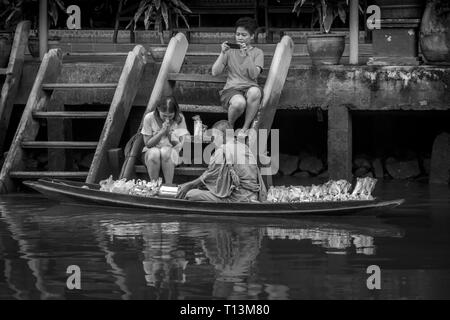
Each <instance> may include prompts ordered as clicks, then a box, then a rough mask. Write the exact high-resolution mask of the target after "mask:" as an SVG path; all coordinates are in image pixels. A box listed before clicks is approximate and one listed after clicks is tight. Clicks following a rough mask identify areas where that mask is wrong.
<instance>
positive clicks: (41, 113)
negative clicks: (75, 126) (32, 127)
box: [33, 111, 108, 119]
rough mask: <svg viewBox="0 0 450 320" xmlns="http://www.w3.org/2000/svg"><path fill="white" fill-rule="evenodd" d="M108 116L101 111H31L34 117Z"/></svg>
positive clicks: (88, 117)
mask: <svg viewBox="0 0 450 320" xmlns="http://www.w3.org/2000/svg"><path fill="white" fill-rule="evenodd" d="M107 116H108V112H106V111H105V112H102V111H90V112H83V111H73V112H72V111H70V112H69V111H37V112H33V117H34V118H71V119H96V118H100V119H104V118H106V117H107Z"/></svg>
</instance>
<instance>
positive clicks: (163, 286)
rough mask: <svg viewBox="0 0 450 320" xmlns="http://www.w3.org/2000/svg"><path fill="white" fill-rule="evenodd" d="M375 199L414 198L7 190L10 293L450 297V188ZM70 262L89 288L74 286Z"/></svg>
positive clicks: (1, 287)
mask: <svg viewBox="0 0 450 320" xmlns="http://www.w3.org/2000/svg"><path fill="white" fill-rule="evenodd" d="M375 196H377V197H380V198H383V199H394V198H405V199H406V203H405V204H404V205H402V206H400V207H398V208H396V209H393V210H390V211H386V212H382V216H381V217H357V216H356V217H349V218H332V217H324V218H320V219H319V218H315V219H312V218H301V219H300V218H299V219H286V218H282V219H280V218H255V217H253V218H236V217H210V216H195V215H189V216H179V215H167V214H158V213H153V214H145V213H138V214H136V213H135V212H132V211H125V210H120V209H119V210H117V209H103V208H100V209H99V208H98V207H97V208H93V207H77V206H66V205H61V204H58V203H54V202H50V201H48V200H47V199H46V198H43V197H41V196H39V195H38V194H33V193H29V194H13V195H2V196H0V213H1V216H0V299H103V298H106V299H250V300H256V299H258V300H263V299H431V298H438V299H441V298H446V299H448V298H450V189H449V188H448V187H447V186H429V185H428V184H423V183H417V182H391V183H384V184H379V185H378V186H377V188H376V190H375ZM71 265H76V266H78V267H79V268H80V274H81V277H80V281H81V282H80V283H81V289H80V290H69V289H68V287H67V285H66V282H67V279H68V277H69V276H70V275H71V274H68V273H66V272H67V268H68V267H69V266H71ZM371 265H376V266H378V267H379V268H380V273H379V274H380V285H381V289H379V290H377V289H375V290H369V289H368V286H367V279H368V278H369V277H370V276H371V274H368V273H367V268H368V267H369V266H371ZM372 279H373V278H372Z"/></svg>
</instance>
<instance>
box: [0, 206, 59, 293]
mask: <svg viewBox="0 0 450 320" xmlns="http://www.w3.org/2000/svg"><path fill="white" fill-rule="evenodd" d="M0 211H1V216H2V218H3V220H4V221H6V223H7V224H8V226H9V230H11V237H12V238H13V239H14V240H15V241H16V242H17V244H18V246H19V252H20V253H21V257H22V258H23V259H25V260H26V261H27V265H28V267H29V268H30V270H31V273H32V274H33V276H34V277H35V278H36V283H35V287H36V289H38V290H39V292H40V294H41V299H49V298H60V295H58V294H53V293H51V292H49V291H48V290H47V289H46V287H45V283H44V279H43V277H42V274H41V270H40V261H41V260H42V259H36V258H33V254H30V253H29V248H30V247H31V246H30V245H29V244H28V243H27V241H26V240H25V239H24V238H23V236H22V235H23V234H24V232H22V228H21V226H20V224H18V223H16V221H15V220H14V218H13V217H11V216H9V214H8V213H7V209H6V208H2V209H1V210H0Z"/></svg>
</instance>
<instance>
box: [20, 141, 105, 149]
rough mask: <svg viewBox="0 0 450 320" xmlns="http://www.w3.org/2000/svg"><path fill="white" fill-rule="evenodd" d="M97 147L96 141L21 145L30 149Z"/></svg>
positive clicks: (46, 142) (43, 142)
mask: <svg viewBox="0 0 450 320" xmlns="http://www.w3.org/2000/svg"><path fill="white" fill-rule="evenodd" d="M97 145H98V142H95V141H24V142H22V144H21V146H22V148H28V149H42V148H49V149H95V148H97Z"/></svg>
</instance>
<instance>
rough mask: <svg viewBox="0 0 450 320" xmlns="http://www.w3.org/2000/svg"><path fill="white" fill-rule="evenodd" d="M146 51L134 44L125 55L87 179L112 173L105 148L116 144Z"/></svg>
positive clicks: (113, 146)
mask: <svg viewBox="0 0 450 320" xmlns="http://www.w3.org/2000/svg"><path fill="white" fill-rule="evenodd" d="M146 54H147V53H146V50H145V49H144V47H143V46H141V45H137V46H136V47H135V48H134V49H133V51H131V52H130V53H129V55H128V57H127V60H126V62H125V65H124V67H123V69H122V73H121V75H120V79H119V83H118V86H117V89H116V92H115V93H114V97H113V100H112V102H111V106H110V108H109V113H108V116H107V118H106V121H105V124H104V126H103V130H102V133H101V135H100V139H99V143H98V147H97V149H96V150H95V154H94V158H93V160H92V164H91V167H90V168H89V175H88V177H87V179H86V182H88V183H96V182H98V181H99V180H100V179H104V178H106V177H108V176H109V175H110V174H111V170H112V168H113V166H112V165H111V164H110V163H109V161H108V154H107V153H108V150H110V149H114V148H117V147H118V146H119V143H120V139H121V137H122V133H123V129H124V128H125V125H126V122H127V120H128V116H129V114H130V110H131V106H132V105H133V101H134V98H135V97H136V93H137V91H138V89H139V84H140V82H141V78H142V74H143V72H144V68H145V65H146V61H147V60H146Z"/></svg>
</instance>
